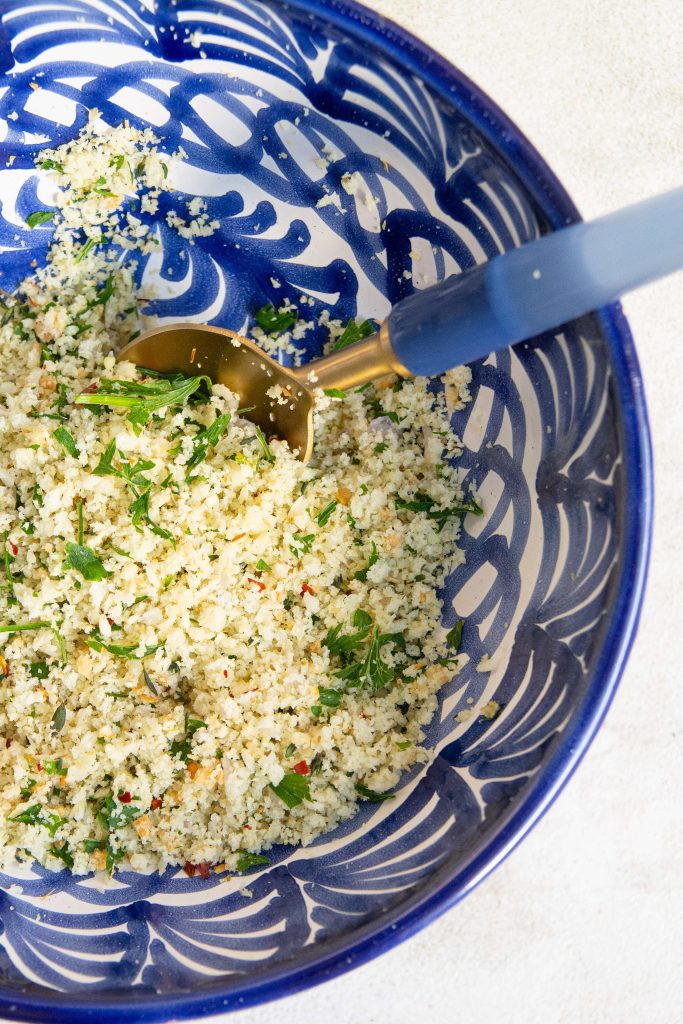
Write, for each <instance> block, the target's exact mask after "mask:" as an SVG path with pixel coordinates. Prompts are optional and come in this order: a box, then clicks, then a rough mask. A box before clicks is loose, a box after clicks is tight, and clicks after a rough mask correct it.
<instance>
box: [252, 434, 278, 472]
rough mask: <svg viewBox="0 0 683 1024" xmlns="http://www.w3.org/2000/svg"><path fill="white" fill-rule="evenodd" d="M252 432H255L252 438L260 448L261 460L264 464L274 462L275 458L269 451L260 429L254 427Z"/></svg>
mask: <svg viewBox="0 0 683 1024" xmlns="http://www.w3.org/2000/svg"><path fill="white" fill-rule="evenodd" d="M254 431H255V434H254V436H255V437H256V440H257V441H258V443H259V445H260V446H261V453H262V455H263V458H264V459H265V460H266V462H270V463H273V462H275V456H274V455H273V453H272V451H271V450H270V446H269V444H268V442H267V441H266V436H265V434H264V433H263V431H262V430H261V428H260V427H254Z"/></svg>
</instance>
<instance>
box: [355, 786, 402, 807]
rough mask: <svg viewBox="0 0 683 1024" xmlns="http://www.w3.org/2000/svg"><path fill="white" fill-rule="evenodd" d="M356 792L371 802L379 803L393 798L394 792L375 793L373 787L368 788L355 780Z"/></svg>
mask: <svg viewBox="0 0 683 1024" xmlns="http://www.w3.org/2000/svg"><path fill="white" fill-rule="evenodd" d="M355 789H356V793H358V795H359V796H361V797H362V798H363V799H364V800H367V801H368V802H369V803H371V804H381V803H382V801H383V800H395V799H396V794H395V793H377V792H375V790H374V789H368V787H367V786H365V785H364V784H363V783H362V782H357V783H356V786H355Z"/></svg>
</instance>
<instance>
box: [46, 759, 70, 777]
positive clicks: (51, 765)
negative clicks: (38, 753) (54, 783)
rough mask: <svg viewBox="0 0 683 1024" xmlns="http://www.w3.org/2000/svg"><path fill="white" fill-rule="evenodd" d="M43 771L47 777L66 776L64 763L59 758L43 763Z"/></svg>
mask: <svg viewBox="0 0 683 1024" xmlns="http://www.w3.org/2000/svg"><path fill="white" fill-rule="evenodd" d="M43 769H44V770H45V771H46V772H47V774H48V775H59V776H64V775H66V772H67V769H66V767H65V766H64V761H63V759H62V758H61V757H58V758H56V759H55V760H53V761H43Z"/></svg>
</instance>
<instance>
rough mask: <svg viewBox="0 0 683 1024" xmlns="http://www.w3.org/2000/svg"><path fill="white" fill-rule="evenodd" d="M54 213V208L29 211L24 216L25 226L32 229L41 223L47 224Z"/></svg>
mask: <svg viewBox="0 0 683 1024" xmlns="http://www.w3.org/2000/svg"><path fill="white" fill-rule="evenodd" d="M56 213H57V211H56V210H36V211H35V212H34V213H29V215H28V217H27V218H26V226H27V227H29V228H31V230H33V228H37V227H39V225H41V224H47V222H48V221H49V220H52V218H53V217H54V216H55V214H56Z"/></svg>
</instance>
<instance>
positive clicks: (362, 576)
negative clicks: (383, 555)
mask: <svg viewBox="0 0 683 1024" xmlns="http://www.w3.org/2000/svg"><path fill="white" fill-rule="evenodd" d="M378 561H379V555H378V554H377V545H376V544H375V542H374V540H373V542H372V548H371V549H370V557H369V558H368V564H367V565H366V566H365V568H364V569H357V570H356V572H354V574H353V578H354V580H359V581H360V582H361V583H367V581H368V569H371V568H372V567H373V565H376V564H377V562H378Z"/></svg>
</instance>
